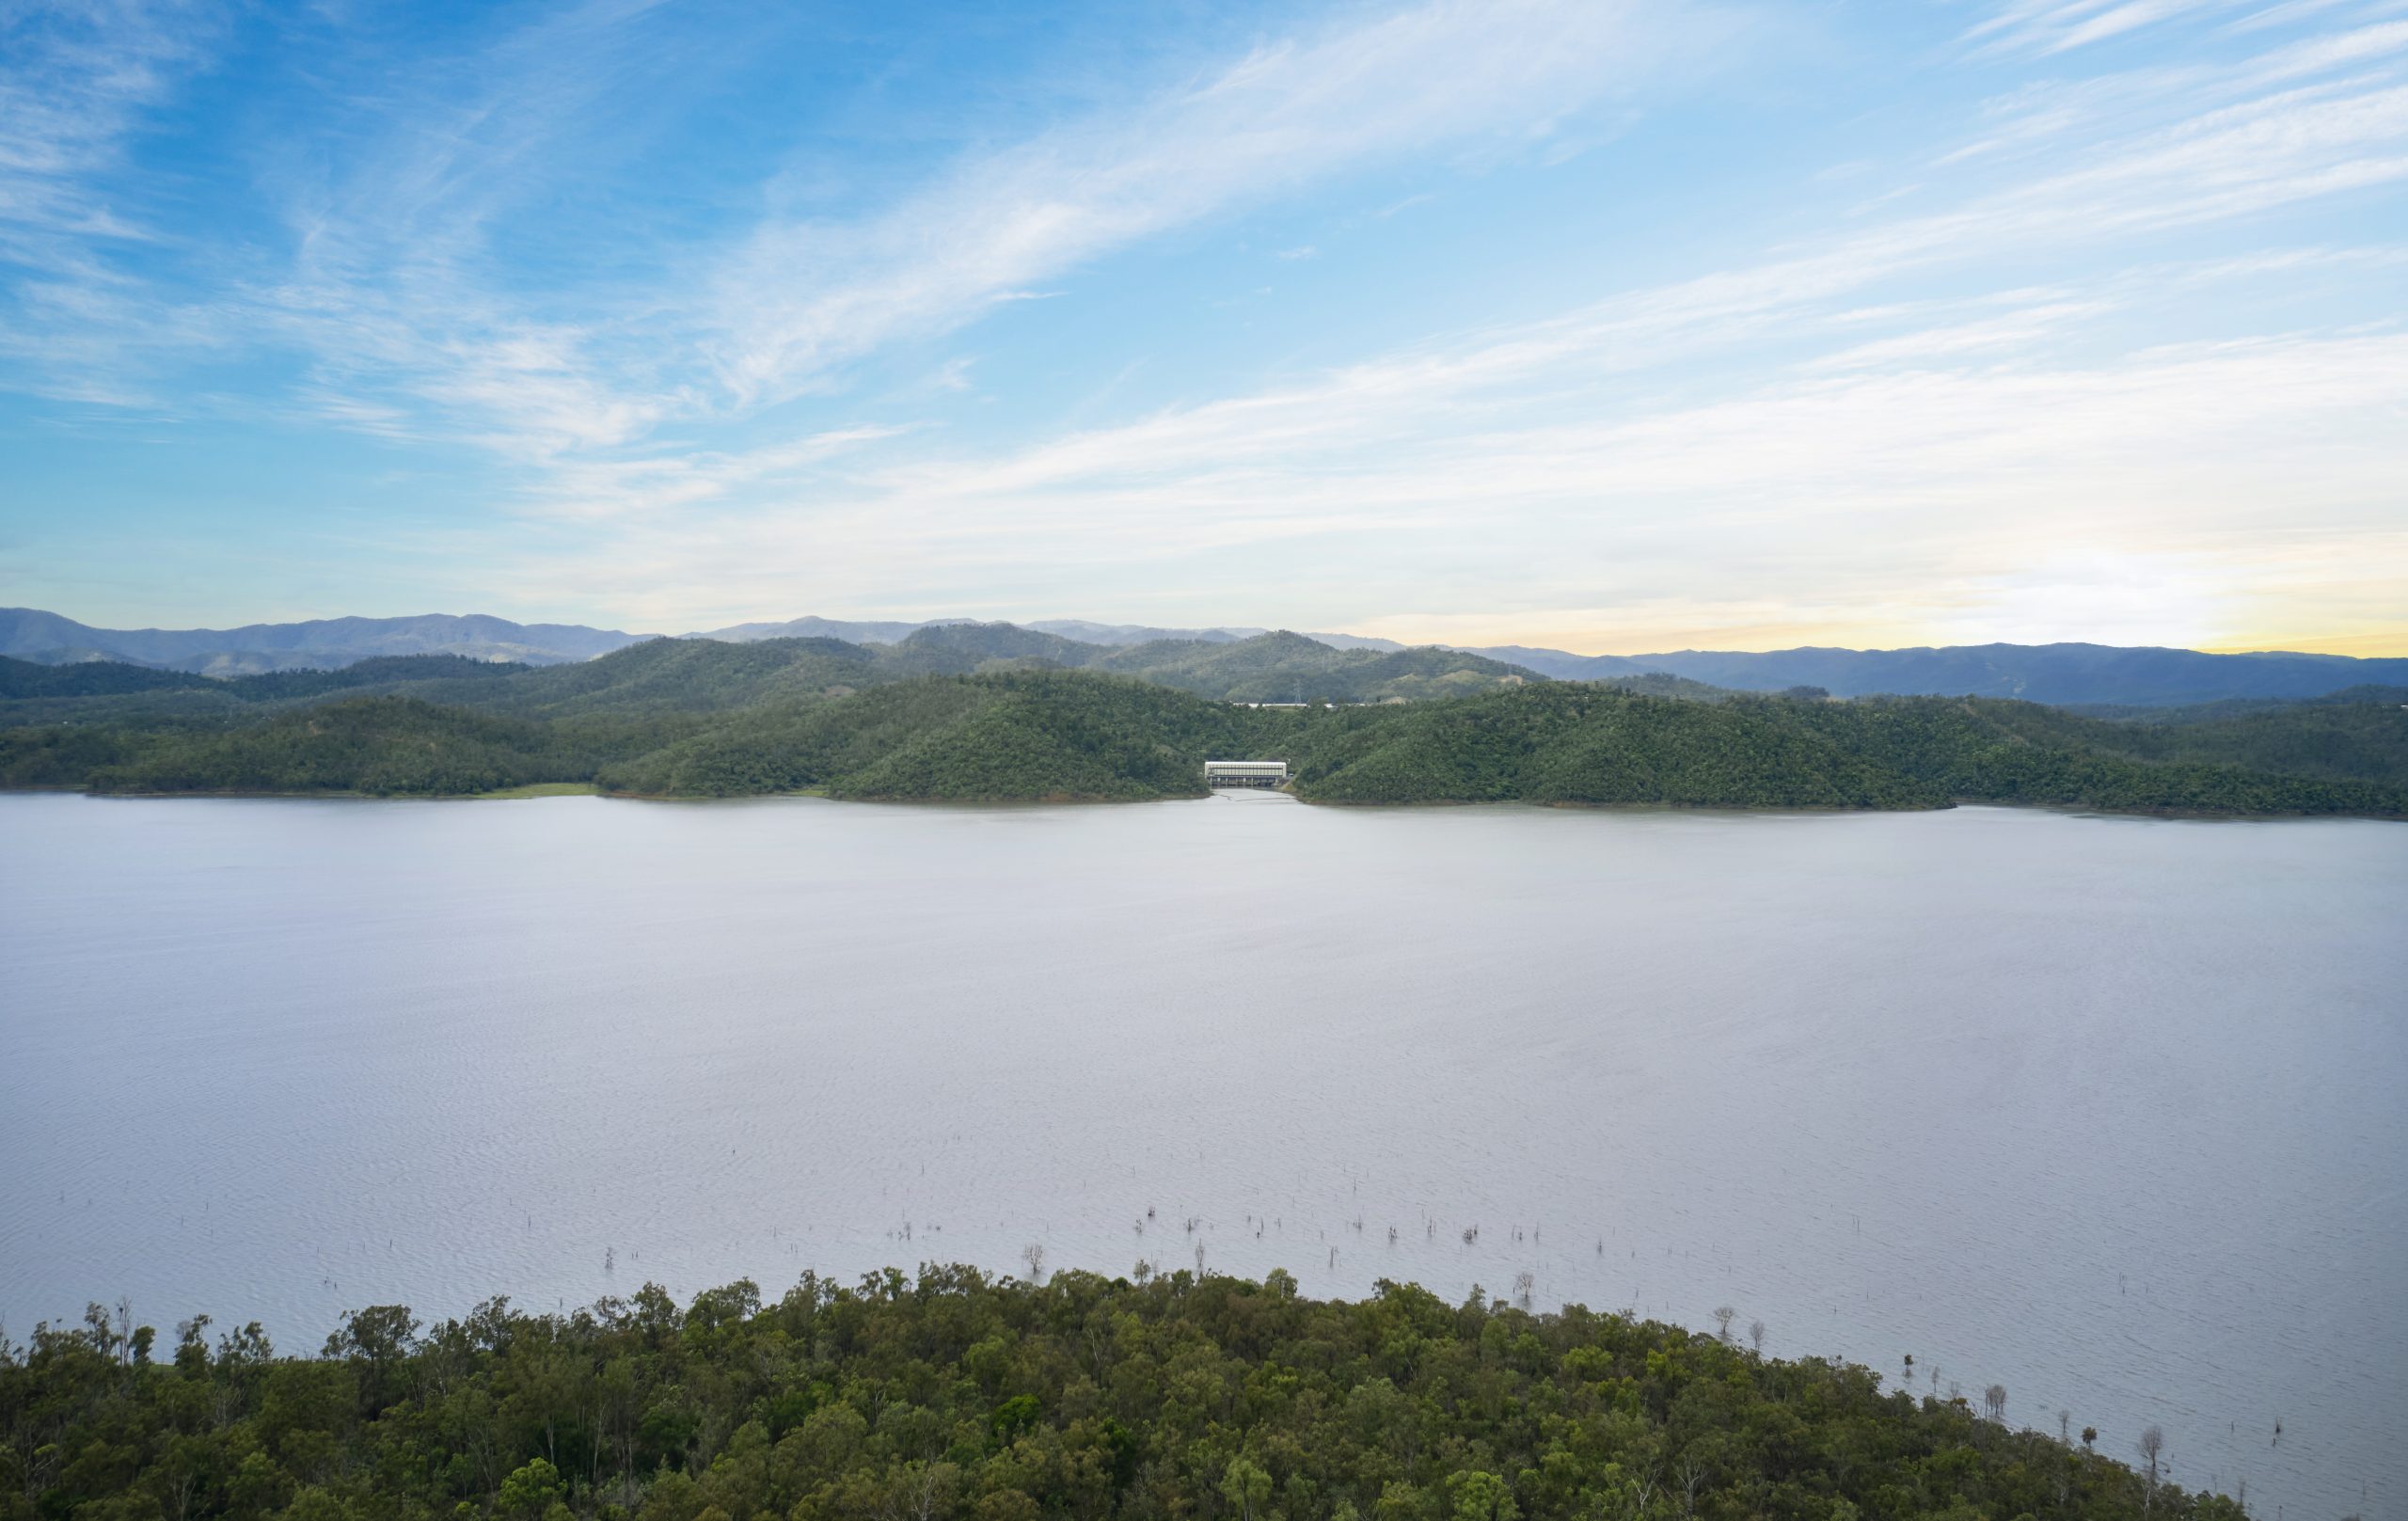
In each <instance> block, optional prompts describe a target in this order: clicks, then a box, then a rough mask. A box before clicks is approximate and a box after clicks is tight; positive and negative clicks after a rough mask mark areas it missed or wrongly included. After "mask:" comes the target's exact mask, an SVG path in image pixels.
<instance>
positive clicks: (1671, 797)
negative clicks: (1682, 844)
mask: <svg viewBox="0 0 2408 1521" xmlns="http://www.w3.org/2000/svg"><path fill="white" fill-rule="evenodd" d="M1301 738H1302V743H1301V744H1299V745H1298V746H1297V747H1296V748H1297V749H1298V751H1299V752H1300V753H1299V755H1298V756H1297V757H1296V761H1295V767H1296V782H1295V787H1296V790H1297V792H1298V793H1300V794H1302V795H1303V796H1305V797H1307V798H1310V799H1313V800H1317V801H1324V802H1369V803H1396V802H1502V801H1517V802H1551V803H1669V804H1674V805H1681V806H1691V807H1755V808H1936V807H1941V806H1943V805H1944V804H1946V802H1947V801H1948V797H1949V795H1948V794H1947V793H1946V792H1945V791H1943V790H1941V788H1939V787H1938V786H1935V785H1932V784H1927V783H1921V782H1917V781H1914V780H1910V779H1909V778H1907V777H1904V776H1901V775H1900V774H1898V773H1897V772H1895V771H1893V770H1891V769H1888V768H1884V767H1882V766H1879V765H1877V764H1875V763H1870V762H1867V761H1866V760H1864V759H1863V758H1861V757H1860V756H1856V755H1853V754H1850V753H1847V752H1846V750H1845V749H1843V748H1842V747H1840V746H1838V745H1835V744H1833V743H1832V742H1830V740H1828V739H1826V738H1824V737H1820V736H1817V735H1814V734H1812V733H1808V732H1802V731H1801V730H1800V729H1799V728H1798V726H1796V725H1794V724H1791V723H1789V722H1787V721H1784V719H1783V717H1782V715H1780V714H1778V713H1776V712H1774V711H1773V705H1766V704H1746V705H1740V704H1732V705H1708V704H1703V703H1691V702H1682V701H1677V700H1674V699H1669V698H1660V697H1644V696H1635V695H1632V694H1630V693H1626V692H1620V691H1614V690H1610V689H1603V688H1598V687H1592V686H1587V685H1574V684H1556V685H1551V686H1547V687H1538V688H1527V689H1518V690H1513V691H1507V692H1501V693H1498V694H1497V695H1495V696H1490V697H1481V698H1470V699H1466V700H1465V701H1462V702H1457V703H1447V704H1434V705H1428V706H1424V707H1417V708H1409V709H1402V710H1391V709H1385V708H1377V709H1368V710H1367V709H1352V710H1344V711H1341V712H1339V713H1337V714H1329V715H1325V716H1324V721H1323V722H1319V723H1307V725H1306V726H1305V728H1304V732H1303V734H1302V736H1301Z"/></svg>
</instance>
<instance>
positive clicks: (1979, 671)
mask: <svg viewBox="0 0 2408 1521" xmlns="http://www.w3.org/2000/svg"><path fill="white" fill-rule="evenodd" d="M959 628H986V629H996V628H1012V629H1017V630H1021V631H1022V632H1024V633H1027V634H1028V635H1030V636H1032V639H1031V644H1032V648H1031V651H1030V652H1029V654H1028V655H1026V656H1023V657H1020V658H1048V659H1054V660H1055V661H1056V663H1062V664H1076V665H1094V666H1097V667H1098V668H1101V669H1127V666H1126V664H1125V663H1124V662H1125V658H1126V657H1127V656H1128V654H1129V652H1132V651H1136V650H1142V649H1147V648H1149V647H1152V646H1157V645H1166V644H1174V643H1184V644H1220V645H1234V644H1243V643H1245V642H1249V641H1253V640H1258V639H1260V638H1262V637H1263V636H1264V634H1265V632H1266V631H1265V630H1259V629H1252V628H1244V627H1239V626H1216V627H1212V628H1196V629H1180V628H1157V627H1152V626H1145V625H1133V624H1103V623H1092V622H1088V621H1085V620H1081V619H1039V620H1034V621H1031V622H1028V623H1021V624H1011V623H982V622H980V621H978V620H975V619H968V618H938V619H928V620H923V621H919V622H908V621H896V620H845V619H832V618H820V617H817V616H808V617H802V618H795V619H788V620H785V621H784V622H756V623H747V624H735V625H730V626H726V627H723V628H719V629H712V630H707V631H703V632H698V633H691V634H683V635H677V636H673V637H675V638H679V639H701V640H711V641H717V642H731V643H750V642H761V641H765V640H773V639H792V638H806V639H808V638H823V639H838V640H843V641H845V642H848V643H855V644H878V645H890V646H895V647H897V648H902V647H908V646H909V645H910V644H911V641H912V640H914V639H916V638H920V637H921V636H923V635H925V634H927V633H928V631H929V630H935V629H959ZM659 637H663V636H659V635H647V634H631V633H627V632H626V631H624V630H619V629H603V628H593V627H590V626H585V625H580V624H518V623H513V622H511V621H510V620H508V619H504V618H497V617H492V616H490V615H486V614H448V613H428V614H419V615H414V616H410V617H404V618H382V619H380V618H357V617H348V618H325V619H311V620H305V621H302V622H298V623H291V624H250V625H246V626H241V627H238V628H231V629H159V628H145V629H107V628H99V627H95V626H89V625H86V624H81V623H77V622H75V621H74V620H72V619H70V618H66V617H64V616H62V615H60V614H57V613H53V612H46V611H42V610H37V609H29V608H8V609H0V655H7V656H10V657H14V658H18V659H24V660H30V661H33V662H36V663H40V664H47V665H61V664H71V663H74V662H76V661H82V660H91V659H113V660H121V661H125V662H127V663H131V664H136V665H148V666H153V667H157V668H161V669H166V670H176V671H184V672H189V673H197V674H203V675H213V676H240V675H249V674H257V673H262V672H268V671H277V670H292V669H333V668H339V667H341V666H346V665H351V664H355V663H357V662H358V661H361V660H366V659H373V658H380V657H389V656H404V655H411V656H414V655H456V656H462V657H466V658H471V659H482V660H509V661H515V662H520V663H525V664H530V665H556V664H568V663H573V662H577V661H582V660H588V659H592V658H596V657H598V656H602V655H607V654H610V653H611V652H612V651H615V650H619V649H624V648H626V647H627V646H629V645H632V644H637V643H641V642H644V641H646V640H648V639H654V638H659ZM1291 637H1296V638H1302V639H1307V640H1310V641H1312V642H1315V643H1318V644H1322V645H1323V646H1326V647H1328V648H1330V649H1333V650H1341V651H1372V652H1377V653H1382V654H1389V655H1396V654H1402V653H1405V652H1406V651H1407V650H1408V649H1409V648H1410V649H1419V650H1444V651H1450V652H1454V653H1457V654H1462V655H1466V656H1474V657H1478V658H1481V659H1484V660H1489V661H1495V662H1498V663H1499V664H1502V665H1506V666H1514V667H1521V668H1524V669H1526V670H1528V671H1531V672H1535V673H1539V674H1541V675H1545V676H1550V677H1554V678H1556V679H1558V680H1573V681H1595V680H1600V679H1612V678H1617V677H1635V676H1641V675H1649V674H1664V675H1671V676H1678V677H1682V678H1686V679H1687V680H1689V681H1695V682H1703V683H1704V684H1706V685H1709V686H1714V687H1721V688H1727V689H1733V690H1738V691H1781V690H1786V689H1792V688H1798V687H1819V688H1821V689H1824V690H1826V691H1828V692H1829V693H1830V694H1831V695H1833V696H1838V697H1854V696H1865V695H1872V694H1877V693H1893V694H1897V695H1901V696H1978V697H2007V698H2017V699H2020V700H2022V701H2027V702H2037V703H2045V704H2050V705H2134V706H2180V705H2194V704H2201V703H2211V702H2218V701H2225V700H2232V699H2282V698H2310V697H2318V696H2322V695H2324V694H2326V693H2328V692H2331V691H2335V690H2338V689H2342V688H2346V687H2352V686H2368V685H2395V686H2396V685H2402V684H2408V658H2396V657H2395V658H2382V657H2377V658H2365V657H2355V656H2345V655H2322V654H2316V653H2312V652H2304V651H2292V650H2260V651H2250V652H2245V653H2236V654H2210V653H2208V652H2205V651H2199V650H2186V649H2179V648H2173V647H2168V646H2162V645H2113V644H2095V643H2085V642H2060V643H2053V644H2011V643H2003V642H1994V643H1988V644H1957V645H1915V646H1909V647H1903V648H1898V649H1889V650H1858V649H1848V648H1846V647H1843V646H1836V645H1800V646H1797V647H1795V648H1792V649H1785V650H1764V651H1749V650H1695V649H1689V650H1672V651H1666V652H1661V653H1657V654H1652V655H1577V654H1574V653H1572V652H1570V651H1567V650H1552V649H1545V648H1540V647H1537V646H1530V645H1515V644H1498V645H1472V644H1427V645H1416V646H1406V645H1403V644H1400V643H1398V642H1395V641H1392V640H1384V639H1371V638H1366V637H1361V636H1356V635H1350V634H1338V633H1309V634H1304V635H1299V636H1291ZM1045 640H1054V641H1061V642H1062V643H1060V644H1057V645H1053V646H1048V648H1050V649H1051V650H1052V653H1051V654H1048V655H1043V656H1038V655H1036V654H1035V651H1034V646H1035V645H1036V644H1038V643H1041V642H1043V641H1045ZM1073 646H1075V648H1072V647H1073Z"/></svg>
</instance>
